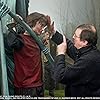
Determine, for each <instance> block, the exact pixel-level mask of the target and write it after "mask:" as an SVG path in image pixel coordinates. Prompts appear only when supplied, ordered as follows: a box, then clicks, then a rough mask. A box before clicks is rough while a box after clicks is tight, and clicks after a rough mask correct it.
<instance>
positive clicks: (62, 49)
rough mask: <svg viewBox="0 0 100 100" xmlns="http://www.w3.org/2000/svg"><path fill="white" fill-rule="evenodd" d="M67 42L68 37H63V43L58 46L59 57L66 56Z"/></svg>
mask: <svg viewBox="0 0 100 100" xmlns="http://www.w3.org/2000/svg"><path fill="white" fill-rule="evenodd" d="M66 49H67V42H66V37H65V36H64V35H63V42H62V43H61V44H59V45H58V46H57V55H61V54H64V55H65V54H66Z"/></svg>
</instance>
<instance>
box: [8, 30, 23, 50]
mask: <svg viewBox="0 0 100 100" xmlns="http://www.w3.org/2000/svg"><path fill="white" fill-rule="evenodd" d="M7 44H8V47H9V48H12V49H15V50H19V49H21V48H22V47H23V45H24V41H23V39H22V37H21V36H20V35H19V34H16V32H9V33H8V35H7Z"/></svg>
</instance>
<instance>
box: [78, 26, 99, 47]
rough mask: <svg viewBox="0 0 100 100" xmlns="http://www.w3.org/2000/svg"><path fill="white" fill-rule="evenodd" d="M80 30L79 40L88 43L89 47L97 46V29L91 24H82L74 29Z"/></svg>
mask: <svg viewBox="0 0 100 100" xmlns="http://www.w3.org/2000/svg"><path fill="white" fill-rule="evenodd" d="M78 28H79V29H81V30H82V32H81V34H80V40H86V41H88V44H89V45H94V46H95V45H96V44H97V39H98V36H97V29H96V27H95V26H94V25H93V24H82V25H79V26H78V27H77V28H76V29H78Z"/></svg>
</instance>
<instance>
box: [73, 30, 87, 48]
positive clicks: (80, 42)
mask: <svg viewBox="0 0 100 100" xmlns="http://www.w3.org/2000/svg"><path fill="white" fill-rule="evenodd" d="M81 32H82V30H81V29H80V28H78V29H76V31H75V32H74V34H73V43H74V46H75V47H76V48H77V49H80V48H82V47H86V46H87V41H86V40H80V34H81Z"/></svg>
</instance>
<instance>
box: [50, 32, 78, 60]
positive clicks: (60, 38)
mask: <svg viewBox="0 0 100 100" xmlns="http://www.w3.org/2000/svg"><path fill="white" fill-rule="evenodd" d="M51 40H52V41H54V42H55V43H56V44H57V45H59V44H61V43H62V42H63V36H62V34H60V33H59V32H58V31H56V33H55V34H54V35H53V36H52V38H51ZM66 41H67V54H68V56H69V57H71V58H72V59H73V60H75V59H76V52H77V51H76V48H75V47H74V45H73V43H72V41H71V40H69V39H67V38H66Z"/></svg>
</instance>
